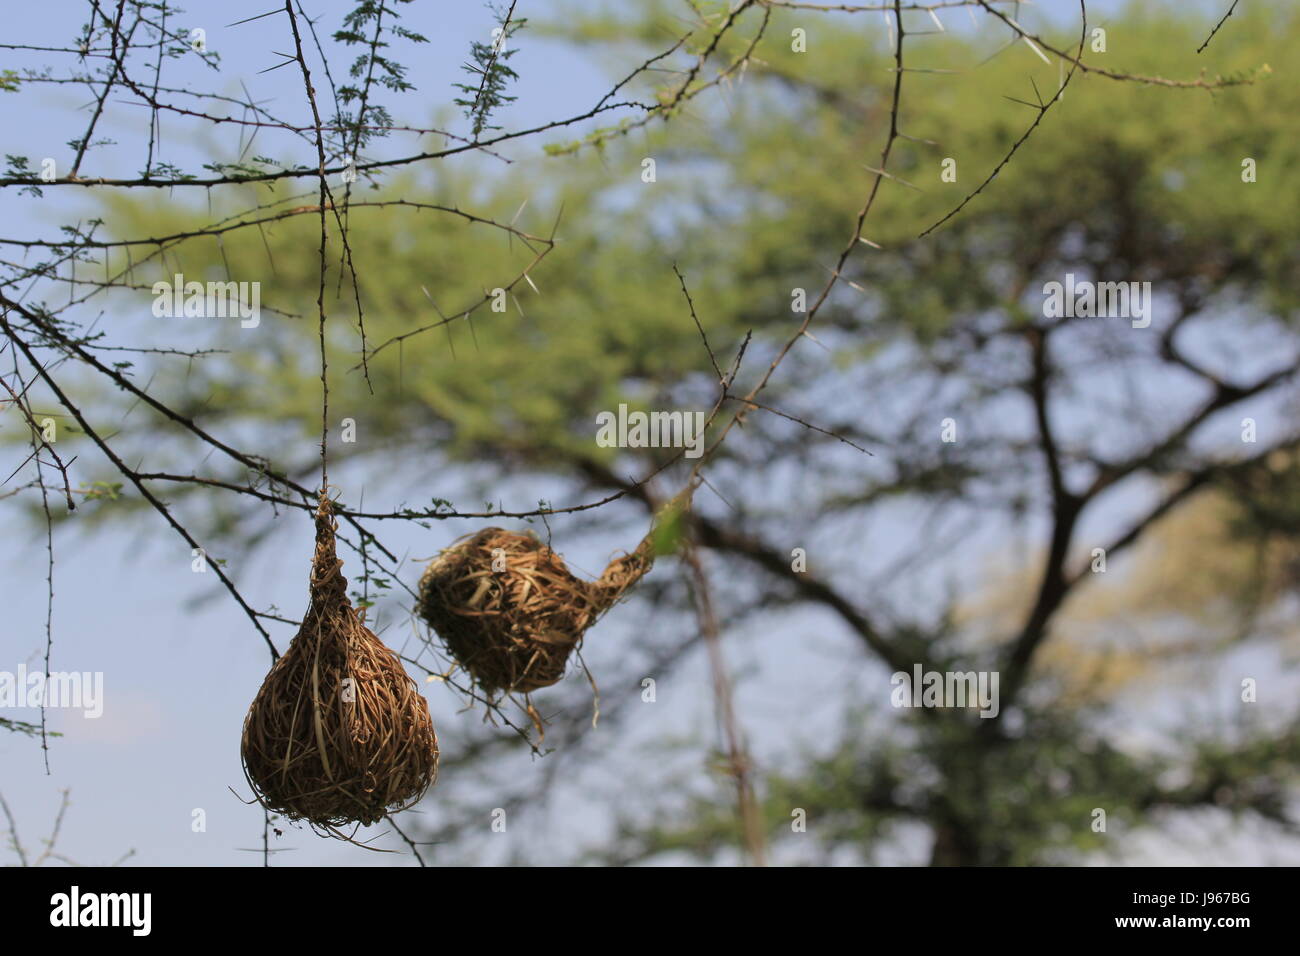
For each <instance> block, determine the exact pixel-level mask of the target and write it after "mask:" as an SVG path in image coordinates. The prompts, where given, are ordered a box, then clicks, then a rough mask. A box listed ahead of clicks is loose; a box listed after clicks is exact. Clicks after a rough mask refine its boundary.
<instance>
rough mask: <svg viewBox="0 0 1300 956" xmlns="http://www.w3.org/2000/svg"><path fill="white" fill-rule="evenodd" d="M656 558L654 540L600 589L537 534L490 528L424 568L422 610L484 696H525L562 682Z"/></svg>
mask: <svg viewBox="0 0 1300 956" xmlns="http://www.w3.org/2000/svg"><path fill="white" fill-rule="evenodd" d="M654 557H655V550H654V544H653V541H652V539H651V537H650V536H649V535H647V536H646V538H645V540H643V541H642V542H641V544H640V545H639V546H638V547H637V549H636V550H635V551H633V552H632V553H631V554H625V555H623V556H622V557H619V558H615V559H614V560H613V561H611V562H610V565H609V567H607V568H606V569H605V573H604V574H602V575H601V576H600V579H599V580H597V581H584V580H582V579H581V578H577V577H575V576H574V575H573V574H572V573H571V572H570V571H569V569H568V568H567V567H566V566H565V564H564V560H563V559H562V558H561V557H560V556H559V555H558V554H556V553H555V552H554V551H552V550H551V549H550V547H548V546H547V545H546V544H545V543H544V542H542V541H541V540H540V539H539V538H538V537H537V536H536V535H535V534H531V533H528V534H521V533H518V532H514V531H506V530H505V529H503V528H484V529H483V530H482V531H479V532H477V533H475V534H472V535H468V536H466V537H464V538H461V539H460V540H458V541H457V542H455V543H454V544H452V545H451V546H450V547H448V548H446V549H445V550H443V551H442V552H441V554H439V556H438V557H437V558H435V559H434V560H433V562H431V563H430V564H429V566H428V568H426V569H425V572H424V575H423V577H421V579H420V591H419V604H418V611H419V614H420V616H421V617H422V618H423V619H424V620H425V621H426V622H427V623H428V624H429V626H430V627H432V628H433V629H434V630H435V631H437V632H438V636H439V637H440V638H442V641H443V644H445V645H446V647H447V650H448V651H449V652H450V653H451V655H452V656H453V657H454V658H455V659H456V661H457V662H458V663H459V664H460V665H461V666H462V667H464V668H465V670H466V671H468V672H469V674H470V675H471V676H472V677H473V679H474V681H475V682H476V683H477V684H478V685H479V686H480V687H482V688H483V689H484V690H485V691H488V692H489V693H491V692H493V691H499V690H503V691H519V692H522V693H528V692H530V691H534V690H538V689H539V688H542V687H549V686H550V685H551V684H554V683H556V682H557V681H558V680H559V679H560V678H561V677H563V676H564V669H565V666H566V664H567V662H568V659H569V655H570V654H571V653H572V651H573V650H574V648H576V647H577V646H578V645H579V644H580V643H581V641H582V636H583V634H584V633H586V631H587V629H588V628H589V627H591V625H592V624H594V623H595V622H596V619H597V618H599V617H600V615H601V614H603V613H604V612H605V611H606V610H608V609H609V608H610V607H611V606H613V604H614V603H615V602H617V601H618V599H619V598H620V597H622V596H623V593H624V592H625V591H626V590H627V589H628V588H630V587H631V586H632V585H633V584H635V583H636V582H637V581H638V580H640V579H641V577H642V576H644V575H645V573H646V572H647V571H649V570H650V567H651V565H652V564H653V563H654Z"/></svg>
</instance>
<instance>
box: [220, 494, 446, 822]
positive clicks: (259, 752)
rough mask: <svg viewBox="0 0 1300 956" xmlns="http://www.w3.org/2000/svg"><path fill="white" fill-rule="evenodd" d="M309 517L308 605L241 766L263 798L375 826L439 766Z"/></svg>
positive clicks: (422, 787) (321, 817) (417, 714)
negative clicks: (312, 548)
mask: <svg viewBox="0 0 1300 956" xmlns="http://www.w3.org/2000/svg"><path fill="white" fill-rule="evenodd" d="M330 511H331V507H330V504H329V499H328V498H326V497H325V496H324V495H322V500H321V506H320V509H319V510H318V511H317V513H316V554H315V557H314V559H313V561H312V574H311V604H310V606H309V607H308V609H307V614H306V616H305V617H304V618H303V621H302V626H301V627H300V628H299V630H298V634H297V636H295V637H294V639H293V642H292V643H291V644H290V645H289V649H288V650H287V651H286V652H285V654H284V656H283V657H281V658H280V659H279V660H278V661H276V662H275V665H274V666H273V667H272V668H271V670H270V672H269V673H268V674H267V675H266V680H265V681H263V682H262V688H261V690H259V691H258V692H257V696H256V697H255V698H254V699H253V704H252V706H251V707H250V708H249V710H248V717H247V718H246V719H245V721H244V737H243V746H242V752H243V760H244V772H245V774H246V776H247V777H248V781H249V783H250V785H251V786H252V787H253V791H254V792H255V793H256V795H257V797H258V799H259V800H260V801H261V803H262V805H263V806H265V807H266V808H267V809H268V810H271V811H272V812H275V813H282V814H284V815H285V816H287V817H288V818H289V819H291V820H306V821H308V822H310V823H312V824H315V825H316V826H319V827H323V828H326V829H332V828H335V827H339V826H343V825H345V824H350V823H364V824H369V823H375V822H376V821H378V820H380V819H382V818H383V817H384V816H385V814H387V813H390V812H394V811H397V810H401V809H405V808H406V807H408V806H410V805H412V804H413V803H415V802H416V801H418V800H419V799H420V798H421V797H422V796H423V795H424V792H425V791H426V790H427V789H428V788H429V786H430V785H432V783H433V781H434V779H435V778H436V776H437V771H438V738H437V735H436V734H435V733H434V729H433V721H432V720H431V719H430V718H429V705H428V703H427V702H426V701H425V699H424V697H423V696H422V695H421V694H420V691H419V689H418V687H417V686H416V684H415V682H414V681H413V680H412V679H411V678H410V677H409V676H408V675H407V673H406V671H405V670H404V669H403V668H402V664H401V661H399V660H398V658H397V656H396V655H395V654H394V653H393V652H392V651H390V650H389V649H388V648H387V647H385V646H384V644H383V642H381V641H380V640H379V638H378V637H376V636H375V635H374V633H373V632H371V631H370V630H369V629H368V628H367V627H366V626H365V625H364V624H363V623H362V621H361V618H360V616H359V615H358V614H357V612H356V611H355V610H354V609H353V607H352V605H351V603H350V602H349V601H348V597H347V580H346V579H345V578H344V577H343V574H342V571H341V568H342V566H343V562H342V561H340V560H339V559H338V557H337V555H336V553H335V545H334V522H333V520H332V518H331V516H330Z"/></svg>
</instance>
